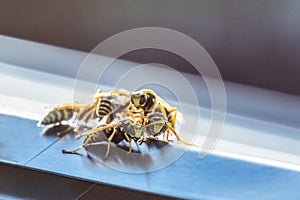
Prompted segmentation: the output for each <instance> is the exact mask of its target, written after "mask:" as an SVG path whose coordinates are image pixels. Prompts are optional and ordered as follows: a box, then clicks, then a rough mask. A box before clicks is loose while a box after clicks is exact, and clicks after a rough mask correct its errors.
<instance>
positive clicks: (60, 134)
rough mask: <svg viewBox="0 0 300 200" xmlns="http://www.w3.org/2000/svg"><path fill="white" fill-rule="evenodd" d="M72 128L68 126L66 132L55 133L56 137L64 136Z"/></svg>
mask: <svg viewBox="0 0 300 200" xmlns="http://www.w3.org/2000/svg"><path fill="white" fill-rule="evenodd" d="M72 128H73V127H72V126H69V127H68V128H66V130H63V131H59V132H57V134H56V135H57V136H58V137H62V136H64V135H66V134H67V133H68V132H69V131H70V130H71V129H72Z"/></svg>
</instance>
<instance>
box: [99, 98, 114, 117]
mask: <svg viewBox="0 0 300 200" xmlns="http://www.w3.org/2000/svg"><path fill="white" fill-rule="evenodd" d="M111 113H112V104H111V100H110V99H109V98H103V99H101V101H99V103H98V105H97V108H96V115H97V116H98V117H99V118H100V119H101V118H103V117H104V116H106V115H108V114H111Z"/></svg>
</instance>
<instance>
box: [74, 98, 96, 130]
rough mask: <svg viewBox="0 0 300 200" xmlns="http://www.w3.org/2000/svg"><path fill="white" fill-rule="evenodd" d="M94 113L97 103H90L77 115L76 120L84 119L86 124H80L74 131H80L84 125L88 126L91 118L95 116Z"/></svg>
mask: <svg viewBox="0 0 300 200" xmlns="http://www.w3.org/2000/svg"><path fill="white" fill-rule="evenodd" d="M94 113H95V105H94V104H88V105H87V106H85V107H84V108H83V109H82V110H81V111H80V112H79V113H78V114H77V116H76V119H75V121H78V122H80V121H83V122H84V124H82V125H80V126H79V127H77V128H75V129H74V132H79V131H80V130H82V129H83V128H84V127H86V124H87V122H88V120H89V119H93V118H94Z"/></svg>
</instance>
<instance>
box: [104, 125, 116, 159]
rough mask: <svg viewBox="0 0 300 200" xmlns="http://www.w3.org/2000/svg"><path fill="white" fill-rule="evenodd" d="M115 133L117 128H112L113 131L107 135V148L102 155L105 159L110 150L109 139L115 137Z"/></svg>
mask: <svg viewBox="0 0 300 200" xmlns="http://www.w3.org/2000/svg"><path fill="white" fill-rule="evenodd" d="M116 133H117V130H116V129H114V131H113V133H112V134H111V135H110V136H109V138H108V139H107V140H108V142H107V150H106V153H105V156H104V159H106V158H107V157H108V154H109V151H110V143H111V141H112V140H113V138H114V137H115V134H116Z"/></svg>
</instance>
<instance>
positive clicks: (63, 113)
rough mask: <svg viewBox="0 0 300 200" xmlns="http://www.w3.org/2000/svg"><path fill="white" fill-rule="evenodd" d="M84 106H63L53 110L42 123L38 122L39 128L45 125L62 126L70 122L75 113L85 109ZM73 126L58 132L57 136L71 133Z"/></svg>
mask: <svg viewBox="0 0 300 200" xmlns="http://www.w3.org/2000/svg"><path fill="white" fill-rule="evenodd" d="M84 107H85V105H83V104H63V105H58V106H55V107H54V108H53V110H51V111H50V112H49V113H48V114H47V115H46V116H45V117H44V118H43V119H42V120H41V121H39V122H38V124H37V125H38V126H44V125H51V124H52V125H55V126H60V125H62V124H63V122H67V121H70V120H71V119H72V118H73V116H74V113H77V112H79V111H80V109H82V108H84ZM72 128H73V126H71V125H67V126H66V129H65V130H62V131H60V132H57V136H63V135H64V134H66V133H67V132H69V131H70V130H71V129H72Z"/></svg>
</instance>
